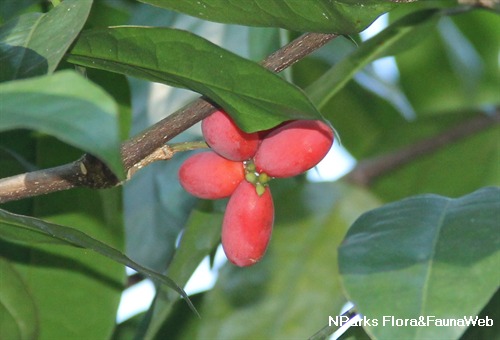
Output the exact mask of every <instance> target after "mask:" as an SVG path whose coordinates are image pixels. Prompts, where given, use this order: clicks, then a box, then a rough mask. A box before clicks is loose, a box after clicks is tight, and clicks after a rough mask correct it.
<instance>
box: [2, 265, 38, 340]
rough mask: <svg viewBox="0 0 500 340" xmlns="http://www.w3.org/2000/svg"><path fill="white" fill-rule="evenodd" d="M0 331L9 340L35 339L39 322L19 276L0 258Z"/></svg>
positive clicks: (29, 294) (35, 310)
mask: <svg viewBox="0 0 500 340" xmlns="http://www.w3.org/2000/svg"><path fill="white" fill-rule="evenodd" d="M0 273H2V274H1V275H0V287H2V289H0V329H1V330H2V337H3V336H7V335H8V336H9V339H12V340H14V339H35V338H37V336H38V329H39V322H38V321H39V320H38V315H37V308H36V305H35V303H34V301H33V298H32V296H31V293H30V291H29V289H28V287H27V285H26V283H25V282H24V280H23V278H22V277H21V275H20V274H19V273H18V272H17V271H16V269H15V268H14V267H12V266H11V265H10V263H9V262H8V261H6V260H5V259H4V258H3V257H0Z"/></svg>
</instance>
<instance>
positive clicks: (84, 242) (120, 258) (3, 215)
mask: <svg viewBox="0 0 500 340" xmlns="http://www.w3.org/2000/svg"><path fill="white" fill-rule="evenodd" d="M0 223H2V224H6V225H8V226H10V227H11V228H22V229H27V230H31V231H35V232H39V233H42V234H45V235H49V236H52V237H55V238H58V239H60V240H62V241H65V242H67V243H68V244H72V245H75V246H78V247H82V248H85V249H90V250H93V251H95V252H96V253H98V254H101V255H103V256H106V257H108V258H109V259H111V260H114V261H116V262H118V263H121V264H124V265H126V266H128V267H130V268H132V269H134V270H136V271H138V272H140V273H142V274H144V275H146V276H147V277H149V278H151V279H153V280H155V281H157V282H159V283H162V284H164V285H166V286H168V287H170V288H172V289H173V290H175V291H176V292H177V293H179V294H180V295H182V296H183V297H186V298H187V296H186V293H185V292H184V291H183V290H182V289H181V288H180V287H179V286H177V284H176V283H175V282H174V281H173V280H172V279H170V278H168V277H166V276H164V275H161V274H159V273H157V272H154V271H152V270H149V269H147V268H145V267H143V266H141V265H140V264H138V263H136V262H134V261H132V260H130V259H129V258H128V257H127V256H125V255H124V254H123V253H121V252H120V251H119V250H117V249H115V248H113V247H111V246H109V245H107V244H105V243H103V242H101V241H99V240H97V239H95V238H93V237H91V236H89V235H87V234H85V233H83V232H81V231H79V230H76V229H73V228H70V227H66V226H62V225H57V224H53V223H49V222H45V221H43V220H40V219H36V218H33V217H29V216H21V215H16V214H12V213H9V212H7V211H5V210H2V209H0Z"/></svg>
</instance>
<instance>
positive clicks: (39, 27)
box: [0, 0, 92, 81]
mask: <svg viewBox="0 0 500 340" xmlns="http://www.w3.org/2000/svg"><path fill="white" fill-rule="evenodd" d="M91 6H92V0H66V1H64V2H62V3H61V4H60V5H59V6H56V7H55V8H54V9H52V10H51V11H50V12H48V13H46V14H41V13H28V14H24V15H21V16H19V17H17V18H15V19H12V20H11V21H9V22H7V23H6V24H5V25H4V26H2V27H1V28H0V63H1V64H2V67H0V81H4V80H11V79H19V78H27V77H33V76H39V75H43V74H46V73H52V72H54V70H55V69H56V67H57V65H58V64H59V62H60V61H61V59H62V57H63V56H64V53H66V50H67V49H68V48H69V46H70V45H71V43H72V42H73V40H74V39H75V38H76V36H77V35H78V33H80V30H81V29H82V27H83V25H84V23H85V21H86V20H87V17H88V15H89V12H90V7H91Z"/></svg>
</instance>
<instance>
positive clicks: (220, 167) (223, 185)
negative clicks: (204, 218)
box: [179, 151, 245, 199]
mask: <svg viewBox="0 0 500 340" xmlns="http://www.w3.org/2000/svg"><path fill="white" fill-rule="evenodd" d="M244 178H245V170H244V168H243V163H241V162H233V161H230V160H228V159H225V158H224V157H221V156H219V155H218V154H216V153H215V152H213V151H206V152H201V153H197V154H194V155H192V156H191V157H189V158H188V159H186V160H185V161H184V163H183V164H182V165H181V167H180V169H179V180H180V183H181V185H182V187H183V188H184V189H185V190H186V191H187V192H189V193H190V194H192V195H194V196H196V197H199V198H206V199H218V198H224V197H229V196H230V195H231V194H232V193H233V191H234V190H235V189H236V187H237V186H238V184H240V182H241V181H242V180H243V179H244Z"/></svg>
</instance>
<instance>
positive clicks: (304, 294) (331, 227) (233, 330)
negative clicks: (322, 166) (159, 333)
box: [176, 179, 378, 339]
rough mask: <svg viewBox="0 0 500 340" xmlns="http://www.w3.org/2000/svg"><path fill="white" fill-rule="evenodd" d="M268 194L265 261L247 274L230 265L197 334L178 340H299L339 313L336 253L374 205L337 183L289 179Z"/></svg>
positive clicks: (210, 295)
mask: <svg viewBox="0 0 500 340" xmlns="http://www.w3.org/2000/svg"><path fill="white" fill-rule="evenodd" d="M273 184H274V185H273ZM271 186H272V188H271V190H272V192H273V197H274V200H275V208H276V216H275V226H274V230H273V236H272V239H271V242H270V244H269V248H268V250H267V253H266V254H265V256H264V259H263V260H262V261H261V262H260V263H258V264H256V265H254V266H252V267H247V268H238V267H235V266H234V265H232V264H230V263H227V264H226V265H225V266H224V267H223V268H222V269H221V270H220V271H219V277H218V279H217V283H216V285H215V287H214V288H213V289H212V290H210V291H209V292H207V293H206V294H205V297H204V300H203V304H202V307H201V309H200V315H201V319H200V320H195V318H193V320H192V321H191V323H190V328H191V329H192V328H193V327H195V329H197V334H196V335H195V336H193V334H191V332H190V330H186V331H185V332H183V333H182V334H179V335H178V337H177V338H176V339H193V338H196V339H299V338H301V339H304V338H307V337H309V336H311V335H312V334H314V333H315V332H316V331H317V330H318V329H320V328H321V327H322V326H324V324H325V322H327V321H328V315H337V313H339V312H340V309H341V307H342V305H343V304H344V303H345V298H344V295H343V292H342V290H341V287H340V282H339V276H338V268H337V265H336V259H337V246H338V245H339V243H340V240H341V239H342V238H343V236H344V235H345V232H346V230H347V228H348V226H349V225H350V224H351V223H352V222H353V221H354V220H355V219H356V218H357V217H358V216H359V215H360V214H361V213H362V212H363V211H365V210H367V209H370V208H372V207H374V206H377V205H378V203H377V202H376V200H374V199H373V197H372V196H371V195H370V194H368V193H367V192H365V191H362V190H359V189H356V188H353V187H348V186H343V185H341V184H340V183H329V184H326V183H316V184H310V183H309V184H308V183H300V182H298V181H297V180H296V179H290V180H283V181H280V182H279V183H271ZM186 333H187V334H186Z"/></svg>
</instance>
